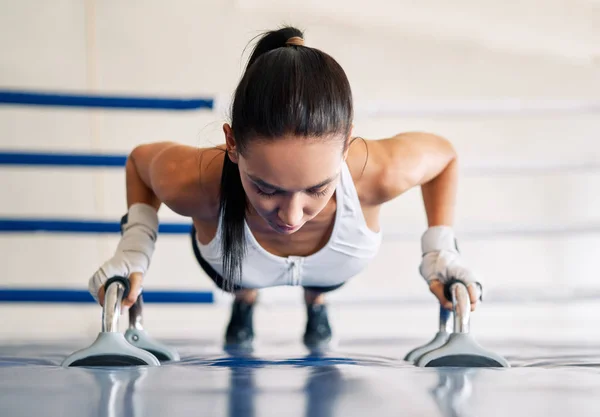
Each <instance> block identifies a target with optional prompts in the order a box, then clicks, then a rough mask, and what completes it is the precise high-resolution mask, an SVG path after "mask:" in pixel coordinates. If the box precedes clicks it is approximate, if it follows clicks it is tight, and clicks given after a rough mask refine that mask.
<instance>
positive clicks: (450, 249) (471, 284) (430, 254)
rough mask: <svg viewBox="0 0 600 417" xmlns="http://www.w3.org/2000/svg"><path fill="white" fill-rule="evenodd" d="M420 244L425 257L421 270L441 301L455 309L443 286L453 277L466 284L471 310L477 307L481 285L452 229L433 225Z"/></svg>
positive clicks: (430, 288) (448, 307)
mask: <svg viewBox="0 0 600 417" xmlns="http://www.w3.org/2000/svg"><path fill="white" fill-rule="evenodd" d="M421 246H422V250H423V259H422V261H421V265H420V266H419V272H420V273H421V276H423V278H425V281H427V283H428V284H429V290H430V291H431V292H432V293H433V294H434V295H435V296H436V297H437V299H438V300H439V301H440V304H441V305H442V306H443V307H444V308H446V309H448V310H451V309H452V301H450V300H448V299H447V298H446V297H445V296H444V286H445V284H446V283H447V282H448V281H450V280H451V279H457V280H459V281H462V282H464V283H465V284H466V285H467V289H468V291H469V296H470V298H471V311H473V310H475V307H476V305H477V302H478V301H479V297H480V291H479V288H478V285H479V284H478V283H477V282H476V281H477V280H476V279H475V276H474V274H473V273H472V272H471V270H469V269H468V268H467V267H465V266H464V265H463V262H462V259H461V256H460V253H459V252H458V248H457V245H456V240H455V238H454V232H453V231H452V228H450V227H448V226H434V227H430V228H429V229H428V230H427V231H426V232H425V233H424V234H423V237H422V238H421Z"/></svg>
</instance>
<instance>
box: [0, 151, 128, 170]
mask: <svg viewBox="0 0 600 417" xmlns="http://www.w3.org/2000/svg"><path fill="white" fill-rule="evenodd" d="M126 162H127V156H126V155H101V154H67V153H36V152H0V165H34V166H40V165H43V166H82V167H119V168H122V167H124V166H125V163H126Z"/></svg>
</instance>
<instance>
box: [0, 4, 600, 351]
mask: <svg viewBox="0 0 600 417" xmlns="http://www.w3.org/2000/svg"><path fill="white" fill-rule="evenodd" d="M599 7H600V2H599V1H598V0H571V1H564V0H562V1H561V0H545V1H543V0H522V1H519V2H498V1H492V0H479V1H473V0H463V1H455V2H446V1H442V0H422V1H419V2H413V1H407V0H396V1H384V0H371V1H369V2H367V3H365V2H359V1H349V0H346V1H341V0H328V1H317V0H303V1H299V0H287V1H276V0H229V1H191V0H190V1H185V0H174V1H169V2H166V1H159V0H144V1H141V0H126V1H123V0H121V1H117V0H85V1H76V0H55V1H52V2H42V1H34V0H18V1H17V0H1V1H0V50H1V51H2V59H1V60H0V88H1V89H2V90H3V92H2V93H3V94H4V92H6V91H12V92H15V91H16V92H19V91H26V92H40V93H48V92H49V93H53V94H54V93H55V94H66V95H68V94H76V95H101V96H102V95H105V96H112V95H117V96H124V97H127V96H131V97H147V98H176V99H193V98H207V99H213V100H214V105H213V106H212V108H205V109H196V110H187V111H174V110H163V111H161V110H134V109H129V110H124V109H100V108H99V109H89V108H67V107H59V106H44V107H40V106H24V105H3V106H2V108H0V154H2V158H0V159H1V160H2V164H1V165H0V170H1V174H0V195H1V196H2V197H1V198H0V225H2V233H0V254H1V255H0V259H2V266H3V268H2V272H1V273H0V291H2V294H3V300H4V302H2V303H0V317H2V321H1V322H2V324H0V337H1V338H4V339H27V338H34V339H36V340H37V339H39V338H63V337H81V336H90V337H91V336H95V334H96V333H97V332H98V330H99V326H100V312H101V309H100V308H99V307H98V306H97V305H94V304H92V303H79V302H77V303H75V302H73V301H72V300H71V301H69V302H67V301H68V300H65V299H64V298H65V297H66V298H69V297H70V296H72V295H73V294H78V293H77V292H78V291H79V292H80V293H81V292H85V291H86V289H87V281H88V279H89V277H90V276H91V275H92V274H93V273H94V271H95V270H96V269H97V268H98V267H99V266H100V265H101V264H102V263H103V262H104V261H105V260H107V259H108V258H109V257H110V256H112V253H113V252H114V249H115V248H116V245H117V242H118V239H119V235H118V233H98V232H94V231H90V232H85V233H82V232H77V233H75V232H73V233H71V232H64V231H54V232H51V231H35V230H25V229H27V227H21V226H18V225H19V224H30V225H31V224H34V225H35V224H38V225H39V224H40V223H39V221H41V220H44V221H47V222H46V223H45V224H46V225H50V226H52V225H55V226H56V225H57V224H59V223H57V222H58V221H66V222H84V223H85V222H108V223H110V224H116V223H117V222H118V221H119V219H120V217H121V216H122V215H123V214H124V213H125V210H126V205H125V186H124V185H125V184H124V170H123V169H122V168H121V167H119V166H115V167H94V166H75V167H73V166H60V164H58V165H50V166H40V165H35V164H32V163H31V161H32V159H31V158H29V159H28V158H27V155H31V154H36V155H39V154H42V156H43V155H53V154H54V155H55V154H57V153H59V154H61V155H67V156H69V155H71V156H76V155H114V156H117V157H119V156H121V157H125V156H126V155H127V154H128V153H129V152H130V151H131V149H133V148H134V147H135V146H136V145H139V144H141V143H147V142H154V141H164V140H169V141H177V142H181V143H185V144H189V145H193V146H198V147H205V146H212V145H216V144H220V143H223V141H224V139H223V135H222V131H221V126H222V124H223V123H224V122H226V121H228V119H227V104H228V102H229V98H230V97H231V95H232V92H233V90H234V88H235V86H236V84H237V82H238V81H239V79H240V76H241V74H242V72H243V70H244V66H245V62H246V59H247V58H248V56H249V52H250V50H251V46H252V45H250V47H248V45H249V42H250V41H251V39H252V38H254V37H255V36H257V35H259V34H260V33H261V32H262V31H265V30H270V29H275V28H278V27H279V26H281V25H282V24H290V25H294V26H297V27H300V28H302V29H304V30H305V37H306V43H307V45H309V46H313V47H316V48H320V49H322V50H324V51H326V52H327V53H329V54H331V55H332V56H333V57H334V58H335V59H336V60H338V61H339V62H340V64H341V65H342V67H343V68H344V69H345V70H346V72H347V74H348V77H349V79H350V82H351V84H352V88H353V91H354V94H355V99H356V108H357V114H356V121H355V126H356V127H355V133H356V134H357V135H360V136H363V137H365V138H369V139H377V138H384V137H389V136H391V135H394V134H397V133H401V132H406V131H414V130H419V131H428V132H433V133H436V134H439V135H442V136H444V137H446V138H448V139H449V140H451V141H452V143H453V144H454V145H455V147H456V148H457V150H458V152H459V156H460V161H461V179H460V187H459V197H458V206H457V211H456V213H457V214H456V231H457V237H458V239H459V245H460V247H461V250H462V253H463V256H464V259H465V261H466V263H467V265H469V266H470V267H472V268H473V269H474V270H475V271H476V272H477V274H478V276H479V277H480V279H481V281H482V282H483V283H484V285H485V291H486V298H485V301H487V302H489V303H490V304H497V305H510V306H512V307H511V309H512V310H510V311H512V312H513V313H514V312H515V311H517V310H516V309H518V308H521V307H522V306H525V305H531V304H532V303H556V302H565V303H570V304H575V305H576V304H577V303H579V302H581V301H583V300H588V301H590V300H592V302H594V300H597V299H599V298H600V279H599V278H600V274H599V273H598V268H596V261H597V259H600V141H599V139H600V117H598V116H599V114H600V12H599ZM245 48H247V49H246V50H245ZM15 153H18V154H19V155H21V156H23V155H25V157H23V158H22V159H21V162H15V161H16V160H17V159H18V158H16V159H15V157H14V155H15ZM23 161H24V162H23ZM27 161H29V162H27ZM160 218H161V222H164V224H174V225H175V226H177V225H183V226H185V225H188V224H189V220H188V219H185V218H181V217H180V216H178V215H176V214H174V213H173V212H171V211H170V210H169V209H168V208H167V207H163V208H162V209H161V211H160ZM19 221H24V222H25V223H19ZM28 222H29V223H28ZM57 227H58V226H57ZM382 227H383V231H384V244H383V246H382V249H381V252H380V254H379V256H378V257H377V258H376V260H375V261H374V262H373V263H372V265H371V266H370V267H369V268H368V269H367V270H366V271H365V272H364V273H362V274H360V275H359V276H357V277H356V278H354V279H353V280H351V281H350V282H349V283H348V284H347V285H346V286H345V287H344V288H343V289H341V290H339V291H338V292H336V293H335V294H332V296H331V297H330V300H331V303H332V306H333V308H334V316H335V320H334V323H335V325H336V329H338V330H339V333H340V334H341V335H342V336H344V335H351V334H361V335H380V334H385V333H386V332H387V333H389V331H390V328H389V326H386V325H384V324H381V326H378V325H374V324H373V323H384V321H385V319H391V320H392V321H393V320H400V319H399V316H398V314H399V313H398V312H399V311H400V310H399V309H398V307H400V306H402V307H404V306H407V305H408V306H409V308H410V309H411V310H410V311H412V312H415V314H421V313H423V314H430V320H429V319H428V320H429V321H428V325H429V324H430V327H429V328H428V329H427V331H424V332H423V333H422V334H423V335H429V334H431V332H432V331H433V330H435V320H436V314H435V300H434V298H433V296H431V295H430V294H429V292H428V290H427V288H426V286H425V284H424V282H423V280H422V278H421V277H420V275H419V274H418V269H417V268H418V265H419V262H420V256H421V254H420V240H419V238H420V235H421V233H422V232H423V231H424V230H425V228H426V220H425V213H424V209H423V204H422V201H421V195H420V190H419V189H414V190H411V191H410V192H408V193H407V194H406V195H404V196H401V197H399V198H398V199H396V200H395V201H393V202H391V203H389V204H388V205H387V206H385V209H384V210H383V213H382ZM33 229H35V227H34V228H33ZM145 289H146V290H147V291H177V292H178V293H179V294H180V295H181V294H183V295H181V297H183V296H185V294H195V296H194V297H195V298H194V297H192V298H194V299H195V300H196V301H198V300H200V299H202V302H195V303H187V304H186V303H183V304H180V303H177V304H152V305H150V303H148V304H149V305H148V306H147V307H146V321H147V327H148V328H150V329H152V331H153V332H154V334H155V335H157V336H164V337H178V336H181V335H198V336H203V337H204V336H206V337H209V338H210V337H214V338H215V340H218V339H220V337H221V334H222V332H223V331H224V325H225V323H226V320H227V318H228V303H229V301H230V298H229V297H228V296H226V295H224V294H222V293H220V292H219V290H217V289H215V288H214V286H213V285H212V282H211V281H210V280H208V278H206V277H205V276H204V274H203V272H202V271H201V269H200V268H199V266H198V265H197V264H196V261H195V260H194V257H193V254H192V249H191V246H190V240H189V237H188V235H187V234H178V233H163V234H161V235H160V237H159V241H158V244H157V250H156V253H155V256H154V259H153V262H152V266H151V268H150V271H149V273H148V275H147V277H146V280H145ZM17 290H19V291H17ZM40 290H46V291H48V290H52V291H55V292H54V293H52V292H39V291H40ZM19 294H20V295H19ZM32 294H34V295H32ZM36 294H37V295H36ZM40 294H41V295H40ZM48 294H55V295H56V294H59V295H58V296H56V299H53V298H52V296H51V295H48ZM60 294H63V295H62V296H61V295H60ZM64 294H67V295H66V296H65V295H64ZM69 294H71V295H69ZM18 297H21V299H22V300H21V301H18ZM32 297H33V298H36V297H37V298H36V300H37V301H35V300H34V301H35V302H32V301H31V299H30V298H32ZM61 297H63V298H62V299H61ZM73 297H75V296H73ZM28 298H29V301H27V300H28ZM75 298H76V297H75ZM597 303H598V301H595V304H597ZM301 306H302V304H301V291H300V289H298V288H292V287H285V288H274V289H267V290H264V291H262V293H261V307H260V308H261V309H260V310H259V311H258V313H257V314H258V322H257V329H259V330H258V333H259V334H260V332H263V334H265V333H267V332H269V331H271V332H272V333H273V334H279V333H278V332H284V331H285V330H286V329H288V328H291V329H292V330H291V333H293V334H295V335H296V334H297V335H296V336H297V337H299V335H301V333H302V329H301V326H302V323H303V320H304V318H303V314H304V313H303V309H302V308H301ZM336 309H337V310H336ZM482 310H483V311H482V312H481V313H480V314H482V315H485V314H486V313H485V307H484V308H483V309H482ZM503 311H504V313H503V314H504V315H503V316H499V317H504V318H506V317H509V318H510V317H511V314H507V311H509V310H506V309H505V310H503ZM562 313H564V311H562ZM543 314H547V312H546V313H543ZM402 317H404V320H405V321H404V322H402V323H404V325H405V326H406V327H405V328H404V329H408V330H406V331H409V330H411V329H412V330H415V331H417V332H418V330H416V329H413V328H411V327H410V326H411V323H410V320H409V319H408V318H407V317H405V316H402ZM428 317H429V316H428ZM482 317H485V316H482ZM373 319H375V322H374V321H373ZM398 323H399V322H398V321H396V325H398V326H400V324H398ZM432 326H433V327H432ZM532 326H533V324H532ZM394 331H395V332H397V333H401V332H402V331H403V330H402V328H400V327H397V328H395V330H394ZM498 332H499V333H495V334H493V335H492V334H491V333H490V335H491V336H496V337H501V332H500V330H498ZM296 336H294V337H296Z"/></svg>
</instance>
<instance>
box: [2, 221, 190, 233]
mask: <svg viewBox="0 0 600 417" xmlns="http://www.w3.org/2000/svg"><path fill="white" fill-rule="evenodd" d="M191 228H192V225H191V224H185V223H161V224H160V225H159V227H158V231H159V233H161V234H171V235H173V234H174V235H180V234H189V233H190V232H191ZM18 232H52V233H121V226H120V223H119V222H105V221H86V220H51V219H8V218H0V233H18Z"/></svg>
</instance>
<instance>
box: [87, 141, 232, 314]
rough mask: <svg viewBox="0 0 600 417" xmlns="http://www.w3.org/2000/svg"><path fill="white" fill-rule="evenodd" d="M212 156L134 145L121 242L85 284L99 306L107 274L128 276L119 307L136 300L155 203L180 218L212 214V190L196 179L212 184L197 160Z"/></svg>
mask: <svg viewBox="0 0 600 417" xmlns="http://www.w3.org/2000/svg"><path fill="white" fill-rule="evenodd" d="M218 152H220V151H219V150H217V149H198V148H194V147H190V146H185V145H179V144H176V143H173V142H159V143H151V144H144V145H140V146H137V147H136V148H135V149H134V150H133V151H132V152H131V153H130V155H129V158H128V159H127V163H126V166H125V173H126V175H125V178H126V180H125V182H126V193H127V215H126V216H125V217H124V219H123V221H122V235H121V240H120V242H119V245H118V247H117V250H116V252H115V254H114V256H113V257H112V258H111V259H110V260H108V261H107V262H105V263H104V264H103V265H102V266H101V267H100V269H99V270H98V271H97V272H96V273H95V274H94V275H93V276H92V278H91V279H90V281H89V290H90V293H91V294H92V295H93V296H94V297H95V298H96V299H97V300H98V302H99V303H100V304H101V305H102V304H103V302H104V283H105V282H106V280H107V279H108V278H110V277H112V276H126V277H128V278H129V281H130V292H129V296H128V297H127V299H125V300H123V306H124V307H125V308H128V307H130V306H131V305H133V304H134V303H135V301H136V300H137V297H138V295H139V293H140V292H141V288H142V280H143V277H144V274H145V273H146V271H147V269H148V267H149V265H150V260H151V258H152V255H153V253H154V246H155V241H156V238H157V235H158V214H157V212H158V209H159V208H160V206H161V204H163V203H164V204H165V205H167V206H169V208H171V209H172V210H173V211H175V212H177V213H178V214H181V215H184V216H189V217H204V216H207V217H208V216H210V215H212V213H211V212H212V208H213V207H214V203H213V202H214V201H215V197H214V196H213V195H211V192H210V190H214V189H215V188H214V186H210V184H209V185H208V186H203V184H202V183H203V182H204V181H201V179H203V180H208V181H209V182H211V181H212V182H214V179H213V177H214V174H212V175H211V171H213V172H215V173H216V171H215V170H214V169H212V170H207V169H205V167H204V165H206V164H205V163H203V161H204V160H205V158H204V157H203V156H204V154H207V156H210V154H213V155H214V156H218ZM212 159H214V158H212ZM217 165H218V164H217ZM212 168H215V167H212ZM216 168H218V167H216ZM203 190H206V191H208V192H206V193H205V192H203Z"/></svg>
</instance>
